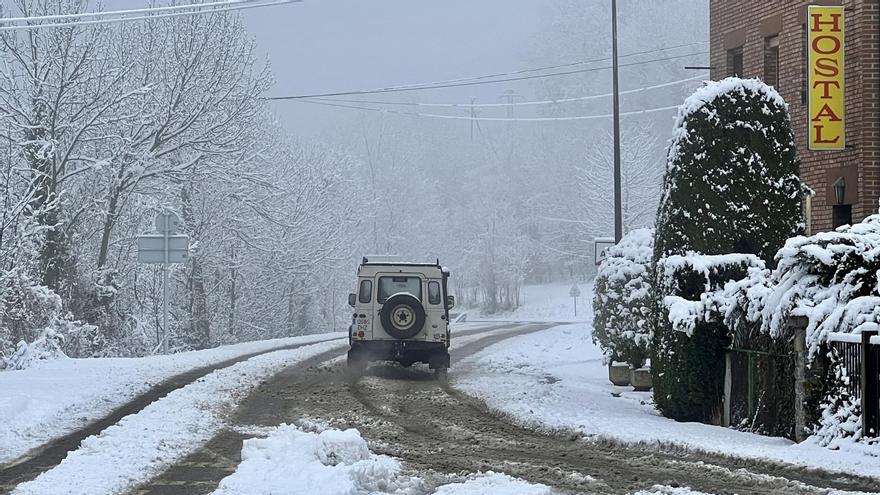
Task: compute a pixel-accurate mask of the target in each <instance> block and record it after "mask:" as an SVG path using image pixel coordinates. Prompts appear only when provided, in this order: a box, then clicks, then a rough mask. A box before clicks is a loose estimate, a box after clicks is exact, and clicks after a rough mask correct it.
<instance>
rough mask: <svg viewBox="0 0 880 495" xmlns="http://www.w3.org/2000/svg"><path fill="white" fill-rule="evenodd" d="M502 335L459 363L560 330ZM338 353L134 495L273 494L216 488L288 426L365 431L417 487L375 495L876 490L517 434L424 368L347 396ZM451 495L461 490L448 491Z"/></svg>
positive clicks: (464, 343)
mask: <svg viewBox="0 0 880 495" xmlns="http://www.w3.org/2000/svg"><path fill="white" fill-rule="evenodd" d="M507 326H508V327H509V328H507V329H498V327H494V328H491V329H485V330H483V331H477V333H475V334H473V335H471V336H468V337H466V338H465V337H464V336H460V337H459V339H458V341H457V344H456V345H455V346H454V347H453V352H452V354H453V363H456V362H461V361H462V360H464V359H465V358H467V357H468V356H472V355H475V354H477V353H479V352H481V351H483V350H484V349H486V348H487V347H489V346H492V345H493V344H498V343H501V342H503V341H509V340H510V339H512V338H514V337H521V336H525V335H534V336H535V337H536V338H540V335H541V332H542V331H544V330H547V329H549V328H551V327H554V326H556V325H554V324H509V325H507ZM501 327H504V325H501ZM489 330H495V331H489ZM341 355H342V353H341V351H339V350H331V351H328V352H325V353H323V354H320V355H317V356H314V357H313V358H311V359H309V360H307V361H304V362H302V363H300V364H299V365H297V366H294V367H291V368H288V369H287V370H285V371H283V372H282V373H280V374H278V375H276V376H275V377H273V378H272V379H271V380H268V381H266V382H265V383H263V384H262V385H261V386H260V387H258V388H257V389H256V390H255V391H254V393H252V394H251V395H250V396H249V397H248V398H247V399H246V400H245V401H244V402H243V403H242V404H241V405H240V407H239V409H238V411H237V413H236V417H235V421H234V423H235V425H234V426H233V427H231V428H228V429H226V430H224V431H222V432H221V433H220V434H218V435H217V436H215V437H214V438H213V439H212V440H211V441H210V442H209V443H207V444H206V445H205V446H204V447H203V448H202V449H200V450H199V451H197V452H196V453H194V454H192V455H190V456H188V457H187V458H186V459H184V460H183V461H181V462H178V463H176V464H175V465H174V466H172V467H171V468H169V469H168V470H166V471H165V472H164V473H163V474H161V475H160V476H158V477H156V478H154V479H153V480H151V481H150V482H149V483H147V484H144V485H142V486H141V487H140V488H138V489H136V490H134V491H133V492H132V493H133V494H137V495H146V494H150V495H168V494H195V493H211V492H212V491H214V490H217V488H218V486H219V487H220V488H221V489H220V490H218V493H277V492H274V491H267V492H262V491H259V489H258V488H257V486H259V485H261V484H264V483H265V482H268V480H264V481H263V482H259V483H258V484H257V485H256V486H255V485H250V487H251V489H250V490H247V489H244V490H241V491H235V490H232V489H224V487H225V486H226V484H227V483H228V484H230V485H234V483H232V482H231V481H226V482H225V483H223V484H221V480H224V478H226V479H227V480H232V479H234V478H235V476H233V475H234V473H235V475H239V474H240V473H237V472H236V471H237V470H238V469H241V468H240V466H241V465H242V447H243V445H244V444H245V442H247V441H250V440H247V439H249V438H253V437H255V436H260V435H259V432H260V431H264V430H266V429H267V428H274V427H278V425H282V424H305V425H309V424H312V423H317V424H324V425H327V426H329V427H332V428H337V429H340V430H344V429H347V428H356V429H358V430H359V431H360V433H361V434H362V435H363V437H364V438H365V439H366V440H367V442H368V444H369V447H370V450H372V451H373V452H375V453H377V454H384V455H388V456H391V457H394V458H397V459H401V460H402V461H403V463H404V466H405V470H406V471H405V472H404V473H403V474H405V475H410V476H412V477H414V478H418V479H419V480H420V483H418V484H416V485H412V486H410V485H407V486H405V487H401V486H397V485H394V484H393V483H392V484H391V485H390V486H389V487H388V489H387V492H386V491H385V490H382V491H381V492H380V493H407V494H424V493H433V492H434V491H435V490H443V489H445V487H452V486H456V485H450V483H457V482H461V481H464V480H466V479H467V475H468V474H471V473H475V472H489V471H493V472H503V473H505V474H507V475H510V476H514V477H516V478H520V479H523V480H526V481H528V482H530V483H538V484H542V485H546V486H549V487H551V488H552V489H554V490H556V491H558V492H560V493H624V494H625V493H633V492H636V491H638V490H645V489H651V487H654V486H656V485H668V486H689V487H692V488H694V489H697V490H701V491H705V492H707V493H718V494H725V493H739V494H745V493H755V494H762V493H766V494H788V493H792V494H793V493H822V494H826V493H839V492H837V491H836V490H839V489H843V490H870V491H873V490H877V489H878V488H880V484H877V483H874V482H871V481H870V480H867V481H866V480H858V479H854V478H840V477H837V476H833V475H824V474H823V473H821V472H816V471H810V470H796V469H781V468H780V467H779V465H776V464H766V465H765V464H762V463H760V462H754V461H753V462H743V461H741V460H736V459H730V458H726V457H723V456H718V455H711V454H699V453H689V452H687V451H683V450H681V449H678V448H658V447H657V446H639V445H629V446H622V445H620V444H616V443H613V442H590V441H585V440H583V439H581V438H580V436H579V435H576V434H571V433H568V432H560V433H557V434H547V433H540V432H536V431H534V430H531V429H527V428H523V427H520V426H516V425H515V424H514V422H512V421H508V420H507V419H506V418H504V417H502V416H500V415H499V414H497V413H494V412H492V411H490V410H489V409H488V408H487V407H486V406H485V404H484V403H483V402H481V401H479V400H477V399H474V398H473V397H471V396H468V395H465V394H463V393H461V392H458V391H456V390H454V389H452V388H448V389H443V388H441V387H439V386H438V384H437V383H436V382H435V381H434V380H433V379H432V376H431V375H430V374H429V373H428V372H427V370H424V369H418V368H411V369H405V368H399V367H392V366H381V365H379V366H374V367H372V368H371V369H370V371H369V372H368V375H367V376H366V377H365V378H364V379H363V380H362V381H361V382H360V383H359V384H358V385H357V386H355V387H349V386H348V385H347V384H346V383H345V380H344V378H343V373H342V368H343V364H342V360H341V359H339V358H340V356H341ZM453 366H455V365H453ZM454 369H455V368H454V367H453V372H452V375H451V376H452V377H453V378H454ZM255 432H256V433H255ZM246 460H247V459H246ZM291 468H292V466H291ZM450 473H451V475H450ZM395 476H397V475H395ZM227 477H228V478H227ZM301 478H307V477H305V476H303V477H301ZM396 479H397V478H396V477H395V480H396ZM252 481H253V479H252ZM245 486H248V485H247V484H245ZM394 486H396V488H394V489H392V487H394ZM533 486H534V485H533ZM313 489H314V488H313ZM521 490H524V489H521ZM281 493H288V492H285V491H282V492H281ZM289 493H298V492H297V491H296V490H294V491H291V492H289ZM302 493H313V492H312V491H303V492H302ZM328 493H333V492H332V491H328ZM353 493H360V492H357V491H355V492H353ZM449 493H459V492H455V491H454V490H453V489H451V488H450V489H449ZM460 493H483V492H481V491H480V490H477V491H473V492H466V491H462V492H460ZM484 493H507V492H503V491H497V492H496V491H494V490H491V491H485V492H484ZM511 493H526V491H516V490H514V491H513V492H511ZM536 493H542V492H540V491H538V492H536Z"/></svg>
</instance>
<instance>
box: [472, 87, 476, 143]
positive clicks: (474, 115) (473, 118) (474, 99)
mask: <svg viewBox="0 0 880 495" xmlns="http://www.w3.org/2000/svg"><path fill="white" fill-rule="evenodd" d="M476 101H477V99H476V98H474V97H471V141H473V140H474V123H475V122H476V118H477V115H476V113H475V112H474V102H476Z"/></svg>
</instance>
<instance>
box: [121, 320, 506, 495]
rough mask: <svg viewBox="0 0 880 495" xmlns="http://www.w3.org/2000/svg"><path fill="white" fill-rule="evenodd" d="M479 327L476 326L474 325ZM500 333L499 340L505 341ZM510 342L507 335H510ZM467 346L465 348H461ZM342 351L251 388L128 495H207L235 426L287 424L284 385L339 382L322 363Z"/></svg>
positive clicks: (232, 447) (235, 445) (227, 470)
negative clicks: (217, 426)
mask: <svg viewBox="0 0 880 495" xmlns="http://www.w3.org/2000/svg"><path fill="white" fill-rule="evenodd" d="M474 323H480V322H474ZM511 325H512V324H511V323H505V324H495V325H489V326H482V327H479V328H474V329H469V330H461V331H456V330H454V329H453V334H452V343H453V345H454V344H455V342H456V340H457V339H458V338H461V337H469V336H473V335H478V334H482V333H487V332H493V331H496V330H503V329H507V328H510V327H511ZM506 334H507V332H504V333H503V335H506ZM511 336H513V335H511ZM465 345H467V344H465ZM346 351H347V348H341V349H338V350H331V351H327V352H324V353H321V354H318V355H315V356H313V357H311V358H309V359H306V360H303V361H301V362H299V363H296V364H295V365H292V366H290V367H288V368H286V369H284V370H282V371H280V372H279V373H277V374H276V375H275V376H273V377H272V378H271V379H269V380H267V381H266V383H264V384H262V385H261V386H259V387H257V388H256V389H255V390H254V391H253V392H252V393H251V395H250V396H249V397H248V398H247V399H245V400H243V401H242V402H241V404H240V406H239V410H238V411H237V413H236V415H235V419H234V420H233V421H232V422H231V423H232V424H230V425H228V426H229V427H228V428H226V429H223V430H221V431H220V432H218V433H217V434H216V435H214V437H213V438H211V440H209V441H208V442H207V443H205V444H204V445H203V446H202V447H201V448H199V449H198V450H196V451H195V452H193V453H192V454H190V455H188V456H186V457H185V458H183V459H181V460H180V461H178V462H177V463H175V464H174V465H172V466H169V467H168V468H167V469H166V470H165V471H164V472H162V473H160V474H158V475H157V476H155V477H154V478H153V479H151V480H150V481H149V482H147V483H145V484H142V485H140V486H139V487H137V488H135V489H133V490H132V491H131V492H130V493H131V494H132V495H176V494H179V495H197V494H204V493H210V492H211V491H213V490H214V489H216V488H217V485H218V484H219V483H220V480H222V479H223V478H224V477H226V476H228V475H230V474H232V473H233V472H234V471H235V469H236V467H237V466H238V464H239V463H240V462H241V448H242V444H243V442H244V440H245V439H246V438H249V437H250V436H249V435H246V434H244V433H242V432H241V431H240V430H237V429H236V425H243V426H249V425H254V424H265V425H272V426H275V425H277V424H278V423H280V422H285V421H286V422H288V423H292V422H294V421H295V420H297V419H299V418H298V417H284V414H283V413H284V412H285V405H286V403H287V402H290V401H296V400H300V399H301V398H299V397H291V396H289V395H286V394H283V393H278V389H279V388H283V387H284V386H285V384H289V383H303V382H306V383H308V386H309V387H314V388H323V386H324V385H325V383H326V382H328V380H332V379H333V378H336V379H341V374H336V375H333V374H331V373H328V371H329V368H327V367H326V366H322V365H326V363H327V362H328V361H333V360H334V359H337V358H339V357H341V356H344V355H345V352H346Z"/></svg>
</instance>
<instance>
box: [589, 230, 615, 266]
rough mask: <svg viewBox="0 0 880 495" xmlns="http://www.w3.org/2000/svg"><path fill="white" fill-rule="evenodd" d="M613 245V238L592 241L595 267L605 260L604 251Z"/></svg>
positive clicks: (597, 238) (599, 238)
mask: <svg viewBox="0 0 880 495" xmlns="http://www.w3.org/2000/svg"><path fill="white" fill-rule="evenodd" d="M613 245H614V238H613V237H596V238H595V239H593V259H594V260H595V261H596V266H599V265H601V264H602V260H604V259H605V251H606V250H607V249H608V248H610V247H611V246H613Z"/></svg>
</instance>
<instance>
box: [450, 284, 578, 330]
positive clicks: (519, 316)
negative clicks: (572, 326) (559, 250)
mask: <svg viewBox="0 0 880 495" xmlns="http://www.w3.org/2000/svg"><path fill="white" fill-rule="evenodd" d="M572 285H573V284H568V283H566V284H548V285H526V286H523V287H522V289H521V303H522V304H521V306H520V307H519V308H517V310H516V311H507V312H503V313H497V314H493V315H486V314H483V313H482V312H481V311H480V310H479V309H469V310H466V312H467V314H468V320H469V321H479V320H484V321H486V320H488V321H491V320H499V321H540V322H545V321H558V322H583V321H587V320H588V319H589V318H590V317H591V315H590V311H589V309H590V305H591V300H592V298H593V292H592V286H591V285H590V284H586V283H579V284H577V286H578V289H579V290H580V293H581V294H580V296H578V298H577V315H575V301H574V298H573V297H571V296H569V293H570V291H571V289H572Z"/></svg>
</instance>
